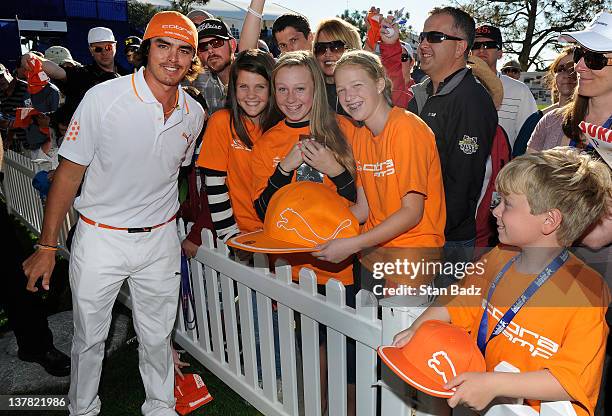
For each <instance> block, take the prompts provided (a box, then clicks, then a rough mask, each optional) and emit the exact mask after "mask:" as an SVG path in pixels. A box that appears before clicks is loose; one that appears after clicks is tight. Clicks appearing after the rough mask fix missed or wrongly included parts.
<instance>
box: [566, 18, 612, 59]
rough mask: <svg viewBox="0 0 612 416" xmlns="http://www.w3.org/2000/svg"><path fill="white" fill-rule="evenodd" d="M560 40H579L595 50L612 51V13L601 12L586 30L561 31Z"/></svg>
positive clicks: (586, 46) (582, 44)
mask: <svg viewBox="0 0 612 416" xmlns="http://www.w3.org/2000/svg"><path fill="white" fill-rule="evenodd" d="M559 40H560V41H565V42H577V43H579V44H580V46H583V47H585V48H587V49H590V50H592V51H594V52H612V13H610V12H601V13H599V14H598V15H597V16H595V19H593V21H592V22H591V23H590V24H589V26H588V27H587V28H586V29H585V30H581V31H580V32H565V33H561V36H560V37H559Z"/></svg>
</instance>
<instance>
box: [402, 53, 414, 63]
mask: <svg viewBox="0 0 612 416" xmlns="http://www.w3.org/2000/svg"><path fill="white" fill-rule="evenodd" d="M401 59H402V62H408V61H412V58H411V57H410V55H408V54H407V53H403V54H402V58H401Z"/></svg>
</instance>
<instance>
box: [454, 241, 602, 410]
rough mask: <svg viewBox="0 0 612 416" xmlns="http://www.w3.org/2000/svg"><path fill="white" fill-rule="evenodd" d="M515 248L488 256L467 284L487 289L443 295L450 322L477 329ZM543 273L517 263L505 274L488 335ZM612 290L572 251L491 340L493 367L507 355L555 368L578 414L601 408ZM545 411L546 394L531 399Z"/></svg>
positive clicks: (523, 363)
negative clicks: (525, 270)
mask: <svg viewBox="0 0 612 416" xmlns="http://www.w3.org/2000/svg"><path fill="white" fill-rule="evenodd" d="M516 254H518V251H517V249H516V248H513V247H507V246H498V247H496V248H494V249H493V250H491V251H490V252H489V253H487V254H486V255H485V256H483V257H482V258H481V259H480V260H479V262H481V264H482V265H484V272H483V273H482V274H480V275H476V274H471V275H470V276H468V277H466V278H465V279H464V281H463V282H462V287H464V288H466V289H467V288H481V291H480V295H476V294H474V295H458V296H456V297H454V298H447V299H443V302H444V303H445V304H446V305H447V308H448V311H449V314H450V316H451V322H452V323H453V324H455V325H458V326H461V327H463V328H464V329H466V330H467V331H468V332H470V333H471V335H472V337H473V338H474V340H476V339H477V337H478V327H479V325H480V320H481V318H482V313H483V308H482V306H478V305H483V304H484V303H486V299H487V292H488V290H489V286H490V283H491V281H492V280H493V279H494V278H495V276H496V275H497V273H499V271H500V270H501V269H502V268H503V266H504V265H505V264H506V263H507V262H508V261H509V260H510V259H511V258H512V257H513V256H515V255H516ZM535 277H536V275H527V274H523V273H519V272H517V271H516V269H515V266H514V265H513V266H511V267H510V269H508V271H507V272H506V274H505V275H504V277H503V278H502V279H501V281H500V282H499V284H498V286H497V288H496V289H495V292H494V293H493V296H492V298H491V302H490V304H489V305H488V307H487V313H488V314H489V319H488V330H487V339H488V338H489V335H491V332H492V331H493V328H494V327H495V325H496V324H497V322H498V321H499V319H500V318H501V317H502V316H503V314H504V313H506V311H507V310H508V308H509V307H510V306H512V304H513V303H514V302H515V301H516V299H517V298H518V297H519V296H520V295H521V294H522V293H523V291H524V290H525V289H526V288H527V286H529V284H530V283H531V282H532V281H533V279H535ZM609 303H610V291H609V288H608V286H607V284H606V282H605V281H604V280H603V279H602V278H601V276H600V275H599V274H598V273H597V272H595V271H594V270H593V269H591V268H590V267H588V266H587V265H586V264H584V263H583V262H582V261H581V260H580V259H578V258H577V257H576V256H574V255H573V254H570V257H569V258H568V259H567V261H566V262H565V264H564V265H563V266H562V267H561V268H560V269H559V270H558V271H557V272H556V273H555V274H553V275H552V276H551V277H550V278H549V280H548V281H547V282H546V283H544V285H543V286H542V287H540V289H539V290H538V291H537V292H536V293H535V294H534V295H533V296H532V297H531V299H529V300H528V302H527V303H526V304H525V306H523V307H522V308H521V309H520V310H519V312H518V313H517V314H516V316H515V317H514V319H513V320H512V322H510V324H509V325H508V327H507V328H506V329H505V330H504V332H502V333H501V334H500V335H498V336H497V337H495V338H493V339H492V340H491V341H490V342H489V344H488V345H487V349H486V354H485V361H486V363H487V371H493V369H494V368H495V367H496V366H497V365H498V364H499V363H500V362H501V361H505V362H507V363H508V364H511V365H512V366H514V367H516V368H518V369H519V370H520V371H521V372H522V373H524V372H528V371H538V370H543V369H548V370H549V371H550V372H551V373H552V374H553V376H554V377H555V378H556V379H557V380H558V381H559V383H560V384H561V385H562V386H563V388H564V389H565V391H566V392H567V393H568V394H569V395H570V396H571V397H572V398H573V401H572V405H573V407H574V410H575V411H576V414H578V415H579V416H586V415H590V416H592V415H594V412H595V405H596V404H597V397H598V395H599V387H600V383H601V374H602V369H603V362H604V355H605V350H606V340H607V337H608V325H607V324H606V320H605V314H606V308H607V306H608V304H609ZM525 403H526V404H528V405H531V406H533V407H534V408H535V409H536V410H538V411H539V401H534V400H526V401H525Z"/></svg>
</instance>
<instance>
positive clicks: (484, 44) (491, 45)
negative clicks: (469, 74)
mask: <svg viewBox="0 0 612 416" xmlns="http://www.w3.org/2000/svg"><path fill="white" fill-rule="evenodd" d="M482 48H484V49H499V48H498V47H497V42H495V41H494V40H487V41H485V42H474V46H472V50H473V51H475V50H477V49H482Z"/></svg>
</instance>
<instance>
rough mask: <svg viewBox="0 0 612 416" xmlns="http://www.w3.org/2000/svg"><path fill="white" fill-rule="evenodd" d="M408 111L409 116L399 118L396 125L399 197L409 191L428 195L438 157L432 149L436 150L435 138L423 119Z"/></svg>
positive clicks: (395, 150) (395, 139)
mask: <svg viewBox="0 0 612 416" xmlns="http://www.w3.org/2000/svg"><path fill="white" fill-rule="evenodd" d="M404 114H405V113H404ZM405 115H406V116H408V117H402V118H401V119H398V120H397V121H396V125H395V128H394V141H395V146H394V154H393V160H394V161H395V167H396V169H397V173H398V181H399V191H400V197H403V196H404V195H406V194H407V193H409V192H418V193H420V194H422V195H424V196H427V181H428V177H429V171H430V170H431V164H432V163H433V162H434V159H435V158H434V156H433V154H432V153H433V152H435V151H437V150H436V149H435V147H434V146H435V138H434V135H433V132H432V131H431V129H430V128H429V127H428V126H427V125H426V124H425V123H424V122H423V121H422V120H421V119H419V118H418V117H416V116H413V115H410V114H405ZM409 117H410V118H412V119H413V120H411V119H410V118H409ZM432 145H433V146H432Z"/></svg>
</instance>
